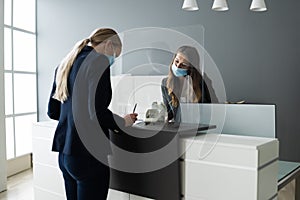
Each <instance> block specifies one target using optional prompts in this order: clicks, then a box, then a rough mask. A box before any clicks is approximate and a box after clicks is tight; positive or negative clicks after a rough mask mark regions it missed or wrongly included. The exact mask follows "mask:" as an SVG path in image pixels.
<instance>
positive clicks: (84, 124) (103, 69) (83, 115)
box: [47, 46, 125, 155]
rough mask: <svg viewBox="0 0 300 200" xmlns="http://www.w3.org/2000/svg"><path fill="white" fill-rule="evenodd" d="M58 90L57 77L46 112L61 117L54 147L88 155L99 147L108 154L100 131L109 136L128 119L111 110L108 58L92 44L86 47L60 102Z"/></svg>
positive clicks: (69, 153) (54, 148)
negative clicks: (57, 98) (57, 97)
mask: <svg viewBox="0 0 300 200" xmlns="http://www.w3.org/2000/svg"><path fill="white" fill-rule="evenodd" d="M55 75H56V72H55ZM55 89H56V83H55V78H54V83H53V87H52V91H51V94H50V99H49V103H48V112H47V114H48V116H49V117H50V118H51V119H54V120H58V125H57V128H56V130H55V135H54V139H53V145H52V150H53V151H57V152H62V153H64V154H67V155H87V154H89V150H90V149H93V148H94V149H95V148H98V147H99V146H100V148H99V149H101V151H104V154H107V153H109V152H110V151H109V149H110V148H109V143H108V142H107V141H105V139H104V137H99V136H100V134H102V136H103V134H104V135H105V136H106V137H105V138H106V139H108V138H109V134H108V131H109V129H112V130H115V131H117V130H119V129H120V127H121V128H122V127H124V124H125V122H124V119H123V118H121V117H119V116H118V115H115V114H113V113H112V112H111V111H110V110H109V109H108V106H109V104H110V102H111V97H112V91H111V82H110V68H109V61H108V59H107V57H106V56H105V55H102V54H98V53H97V52H96V51H95V50H93V48H92V47H90V46H86V47H84V49H83V50H82V51H81V52H80V53H79V55H78V56H77V58H76V60H75V62H74V64H73V66H72V69H71V71H70V73H69V77H68V92H69V96H68V99H67V100H66V101H65V102H63V103H61V102H60V101H58V100H56V99H54V98H52V96H53V94H54V92H55ZM99 127H100V128H99ZM99 138H100V139H99ZM82 141H87V142H88V143H90V144H88V145H90V147H89V148H86V147H85V145H84V144H86V143H84V142H82ZM102 147H103V148H102ZM99 149H97V150H99ZM102 153H103V152H102Z"/></svg>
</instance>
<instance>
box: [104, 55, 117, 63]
mask: <svg viewBox="0 0 300 200" xmlns="http://www.w3.org/2000/svg"><path fill="white" fill-rule="evenodd" d="M106 57H107V59H108V62H109V65H110V66H112V65H113V64H114V62H115V57H116V56H115V54H114V55H113V56H109V55H106Z"/></svg>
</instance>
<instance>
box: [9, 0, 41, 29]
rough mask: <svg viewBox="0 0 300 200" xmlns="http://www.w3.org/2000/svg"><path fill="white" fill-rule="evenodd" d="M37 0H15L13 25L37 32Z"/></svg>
mask: <svg viewBox="0 0 300 200" xmlns="http://www.w3.org/2000/svg"><path fill="white" fill-rule="evenodd" d="M35 4H36V3H35V0H26V1H24V0H13V26H14V27H17V28H20V29H24V30H27V31H30V32H35V29H36V25H35V15H36V14H35V6H36V5H35Z"/></svg>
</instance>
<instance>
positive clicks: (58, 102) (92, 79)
mask: <svg viewBox="0 0 300 200" xmlns="http://www.w3.org/2000/svg"><path fill="white" fill-rule="evenodd" d="M121 48H122V44H121V40H120V38H119V36H118V35H117V33H116V32H115V31H114V30H112V29H109V28H103V29H97V30H95V31H94V32H93V33H92V34H91V35H90V37H88V38H86V39H84V40H82V41H80V42H79V43H77V44H76V45H75V46H74V48H73V50H71V51H70V53H69V54H68V55H67V56H66V58H65V59H64V60H63V61H62V62H61V64H60V65H59V67H58V68H57V70H56V72H55V79H54V83H53V88H52V91H51V95H50V99H49V104H48V116H49V117H50V118H51V119H54V120H58V125H57V128H56V130H55V135H54V139H53V145H52V151H56V152H59V167H60V170H61V171H62V174H63V178H64V182H65V190H66V196H67V199H68V200H91V199H99V200H100V199H101V200H104V199H106V198H107V193H108V188H109V177H110V174H109V167H108V166H106V165H105V164H103V163H101V162H100V161H98V160H97V159H96V158H94V157H93V156H92V155H91V154H90V153H89V151H88V150H87V149H86V147H85V146H84V144H83V143H82V141H81V139H80V137H79V133H78V132H77V128H76V126H75V125H76V124H75V122H74V121H75V120H74V118H75V114H74V113H73V112H74V110H75V111H78V110H80V111H82V112H81V113H80V115H81V117H82V118H83V119H84V120H86V121H85V122H84V121H82V122H81V123H85V124H89V123H90V122H91V121H92V122H94V121H95V122H96V123H99V125H100V126H101V128H102V130H103V132H104V134H105V135H106V136H107V137H109V136H108V135H109V132H108V130H117V129H119V128H121V127H122V126H131V125H132V124H133V123H134V121H135V120H136V117H137V114H136V113H133V114H128V115H125V117H124V118H122V117H120V116H118V115H115V114H113V113H112V112H111V111H110V110H109V109H108V106H109V104H110V101H111V95H112V91H111V83H110V66H111V65H112V64H113V62H114V59H115V57H117V56H119V55H120V53H121ZM90 55H93V56H92V58H93V62H90V63H89V62H85V60H89V58H90V57H91V56H90ZM88 57H89V58H88ZM80 70H85V72H87V73H84V75H83V76H82V75H81V76H79V75H78V76H77V74H79V71H80ZM89 70H90V71H89ZM88 72H89V73H88ZM102 72H103V74H102V75H101V73H102ZM76 79H77V80H78V79H80V80H82V82H80V84H77V85H76V83H77V82H76ZM75 91H77V94H76V95H75ZM75 102H80V103H77V104H76V103H75ZM91 102H94V103H91ZM72 107H73V109H72ZM117 122H118V123H117ZM119 130H120V129H119ZM91 133H92V131H91V130H90V131H87V130H86V132H84V133H81V132H80V134H85V135H91ZM96 134H102V133H100V132H99V133H96ZM102 144H103V143H102ZM99 145H100V141H99ZM101 148H102V151H104V148H103V147H101ZM107 154H109V151H108V152H107ZM104 155H106V151H105V153H104Z"/></svg>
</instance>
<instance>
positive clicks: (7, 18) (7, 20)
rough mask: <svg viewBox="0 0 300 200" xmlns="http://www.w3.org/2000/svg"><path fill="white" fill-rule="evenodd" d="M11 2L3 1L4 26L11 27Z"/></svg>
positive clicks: (9, 0) (8, 0)
mask: <svg viewBox="0 0 300 200" xmlns="http://www.w3.org/2000/svg"><path fill="white" fill-rule="evenodd" d="M11 5H12V0H4V24H5V25H8V26H11V17H12V16H11V15H12V10H11Z"/></svg>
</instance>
